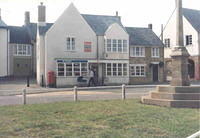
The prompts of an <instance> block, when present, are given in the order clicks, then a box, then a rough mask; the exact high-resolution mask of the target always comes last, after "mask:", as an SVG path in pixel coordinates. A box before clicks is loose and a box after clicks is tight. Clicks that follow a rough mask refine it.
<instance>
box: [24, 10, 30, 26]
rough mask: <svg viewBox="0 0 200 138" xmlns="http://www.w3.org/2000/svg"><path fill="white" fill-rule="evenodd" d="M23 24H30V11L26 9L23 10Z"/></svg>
mask: <svg viewBox="0 0 200 138" xmlns="http://www.w3.org/2000/svg"><path fill="white" fill-rule="evenodd" d="M24 24H25V25H29V24H30V12H28V11H26V12H25V20H24Z"/></svg>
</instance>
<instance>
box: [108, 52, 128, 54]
mask: <svg viewBox="0 0 200 138" xmlns="http://www.w3.org/2000/svg"><path fill="white" fill-rule="evenodd" d="M106 54H128V52H106Z"/></svg>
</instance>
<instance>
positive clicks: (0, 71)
mask: <svg viewBox="0 0 200 138" xmlns="http://www.w3.org/2000/svg"><path fill="white" fill-rule="evenodd" d="M7 48H8V31H7V29H3V28H2V29H1V28H0V77H3V76H7V75H8V72H7V67H8V64H7V62H8V59H7V58H8V56H7V53H8V49H7Z"/></svg>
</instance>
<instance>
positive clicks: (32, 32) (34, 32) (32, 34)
mask: <svg viewBox="0 0 200 138" xmlns="http://www.w3.org/2000/svg"><path fill="white" fill-rule="evenodd" d="M24 27H26V29H27V30H28V33H29V35H30V37H31V40H34V41H36V36H37V23H30V24H28V25H27V26H24Z"/></svg>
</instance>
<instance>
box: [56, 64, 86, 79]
mask: <svg viewBox="0 0 200 138" xmlns="http://www.w3.org/2000/svg"><path fill="white" fill-rule="evenodd" d="M59 63H62V64H64V76H58V74H59V71H58V64H59ZM82 63H85V64H87V66H86V67H87V71H82ZM66 64H71V65H72V75H70V76H67V74H66ZM74 64H79V74H80V75H79V76H82V75H83V72H84V73H86V75H84V76H87V75H88V71H89V66H88V62H57V64H56V74H57V77H79V76H75V70H74Z"/></svg>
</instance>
